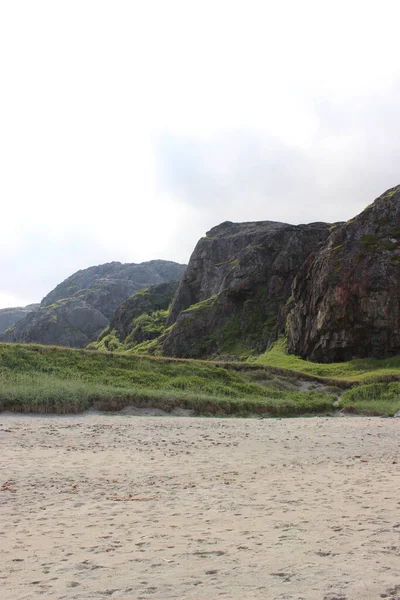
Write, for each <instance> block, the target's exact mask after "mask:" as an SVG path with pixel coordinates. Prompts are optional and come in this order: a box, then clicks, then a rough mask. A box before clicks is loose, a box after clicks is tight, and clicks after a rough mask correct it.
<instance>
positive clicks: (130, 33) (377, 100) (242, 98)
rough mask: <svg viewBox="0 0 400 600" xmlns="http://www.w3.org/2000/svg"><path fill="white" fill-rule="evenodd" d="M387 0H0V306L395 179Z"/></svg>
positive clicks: (395, 116) (394, 22) (321, 208)
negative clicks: (85, 273)
mask: <svg viewBox="0 0 400 600" xmlns="http://www.w3.org/2000/svg"><path fill="white" fill-rule="evenodd" d="M399 17H400V5H399V3H398V2H395V1H389V0H381V1H380V2H379V3H378V2H376V1H375V0H374V1H371V2H370V1H368V0H364V1H358V0H346V1H342V0H335V1H334V2H333V1H331V0H325V1H324V2H321V0H319V1H308V0H302V1H301V2H299V1H298V0H297V1H289V0H280V1H279V2H277V1H276V0H273V1H269V0H263V1H256V0H229V1H226V0H211V1H210V0H184V1H180V0H129V1H124V0H107V1H104V0H94V1H92V0H78V1H76V0H68V2H67V1H61V0H59V1H57V2H56V1H54V0H35V2H32V0H27V1H26V0H12V1H11V0H4V1H3V2H0V208H1V213H0V214H1V230H0V307H7V306H18V305H25V304H28V303H31V302H38V301H40V300H41V298H42V297H43V296H44V295H45V294H46V293H48V292H49V291H50V290H51V289H52V288H53V287H55V285H56V284H57V283H59V282H61V281H62V280H63V279H65V278H66V277H67V276H68V275H70V274H72V273H73V272H75V271H77V270H78V269H82V268H86V267H89V266H91V265H95V264H101V263H104V262H110V261H114V260H116V261H121V262H142V261H145V260H151V259H155V258H163V259H167V260H175V261H178V262H182V263H186V262H188V260H189V257H190V254H191V252H192V250H193V248H194V246H195V244H196V242H197V240H198V239H199V238H200V237H201V236H202V235H204V233H205V232H206V231H207V230H208V229H210V228H211V227H213V226H215V225H217V224H218V223H220V222H222V221H226V220H229V221H253V220H275V221H284V222H289V223H294V224H298V223H307V222H312V221H329V222H334V221H341V220H347V219H349V218H350V217H352V216H354V215H355V214H357V213H359V212H360V211H361V210H362V209H363V208H364V207H365V206H366V205H368V204H369V203H370V202H371V201H372V200H374V199H375V198H376V197H377V196H379V195H380V194H381V193H383V192H384V191H385V190H386V189H388V188H390V187H393V186H395V185H397V184H399V183H400V172H399V165H400V112H399V107H400V61H399V59H398V55H399V52H398V23H399Z"/></svg>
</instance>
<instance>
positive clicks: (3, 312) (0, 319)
mask: <svg viewBox="0 0 400 600" xmlns="http://www.w3.org/2000/svg"><path fill="white" fill-rule="evenodd" d="M38 307H39V304H28V306H17V307H13V308H1V309H0V333H2V332H3V331H6V329H8V328H9V327H12V326H13V325H15V323H17V322H18V321H20V320H21V319H23V318H24V317H26V315H28V314H29V313H30V312H32V311H33V310H36V309H37V308H38Z"/></svg>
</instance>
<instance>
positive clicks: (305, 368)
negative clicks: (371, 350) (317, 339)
mask: <svg viewBox="0 0 400 600" xmlns="http://www.w3.org/2000/svg"><path fill="white" fill-rule="evenodd" d="M253 364H258V365H263V366H265V367H268V368H269V369H275V370H278V371H284V372H286V373H288V374H289V373H291V374H292V375H296V376H297V377H302V376H306V377H313V378H317V380H318V381H321V382H323V381H326V382H327V383H330V384H336V385H338V386H339V387H350V386H352V389H350V390H348V391H346V392H345V393H344V394H343V395H342V397H341V399H340V401H339V405H338V406H339V408H341V409H342V410H343V411H344V412H348V413H355V414H361V415H386V416H390V417H391V416H393V415H394V414H396V413H397V412H398V411H399V410H400V383H399V382H400V356H394V357H393V358H389V359H383V360H376V359H369V358H368V359H357V360H352V361H349V362H343V363H332V364H320V363H312V362H308V361H306V360H303V359H301V358H299V357H298V356H293V355H290V354H287V353H286V340H285V339H281V340H279V342H277V343H276V344H275V345H274V346H273V347H272V348H271V349H270V350H269V351H268V352H266V353H265V354H263V355H261V356H259V357H258V358H257V359H256V360H255V361H253Z"/></svg>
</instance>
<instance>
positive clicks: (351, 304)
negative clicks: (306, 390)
mask: <svg viewBox="0 0 400 600" xmlns="http://www.w3.org/2000/svg"><path fill="white" fill-rule="evenodd" d="M293 296H294V308H293V311H292V312H291V314H290V317H289V335H288V349H289V352H291V353H293V354H297V355H300V356H302V357H303V358H308V359H310V360H313V361H318V362H336V361H343V360H350V359H352V358H364V357H373V358H385V357H388V356H393V355H396V354H400V186H397V187H394V188H392V189H390V190H388V191H386V192H385V193H384V194H382V196H380V197H379V198H377V199H376V200H375V201H374V202H373V204H371V205H370V206H368V207H367V208H366V209H365V210H364V211H363V212H362V213H361V214H359V215H358V216H357V217H355V218H354V219H351V220H350V221H349V222H347V223H345V224H343V225H341V226H339V227H337V228H336V229H335V230H334V231H333V232H332V233H331V235H330V237H329V239H328V240H327V242H326V244H325V245H324V246H323V247H322V248H321V249H320V250H319V251H318V252H316V253H314V254H313V255H312V256H310V257H309V259H308V260H307V261H306V262H305V263H304V265H303V266H302V268H301V269H300V271H299V273H298V275H297V277H296V279H295V281H294V285H293Z"/></svg>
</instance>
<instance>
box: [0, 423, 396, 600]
mask: <svg viewBox="0 0 400 600" xmlns="http://www.w3.org/2000/svg"><path fill="white" fill-rule="evenodd" d="M399 434H400V420H398V419H378V418H374V419H372V418H370V419H367V418H308V419H287V420H267V419H265V420H257V419H254V420H253V419H247V420H239V419H201V418H177V417H147V416H143V417H138V416H136V417H135V416H121V415H119V416H104V415H96V414H88V415H80V416H68V417H36V416H19V415H17V416H16V415H0V447H1V455H0V460H1V463H0V467H1V468H0V490H1V491H0V505H1V510H0V527H1V529H0V589H1V598H4V600H23V599H26V600H27V599H32V598H39V597H42V598H51V599H54V600H58V599H68V600H74V599H75V600H81V599H82V600H83V599H85V600H86V599H96V600H98V599H102V598H112V599H113V600H114V599H117V598H132V599H133V598H134V599H143V600H144V599H149V598H153V599H156V598H157V599H159V598H165V599H168V598H177V599H178V598H179V599H186V598H187V599H191V600H192V599H193V600H203V599H204V600H205V599H207V600H213V599H220V598H221V599H237V598H240V599H243V600H248V599H253V598H257V599H259V598H260V599H261V598H263V599H274V600H275V599H276V600H300V599H302V600H370V599H371V600H375V599H379V598H383V597H387V598H396V599H398V598H400V494H399V484H400V478H399V475H400V445H399V444H400V436H399Z"/></svg>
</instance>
